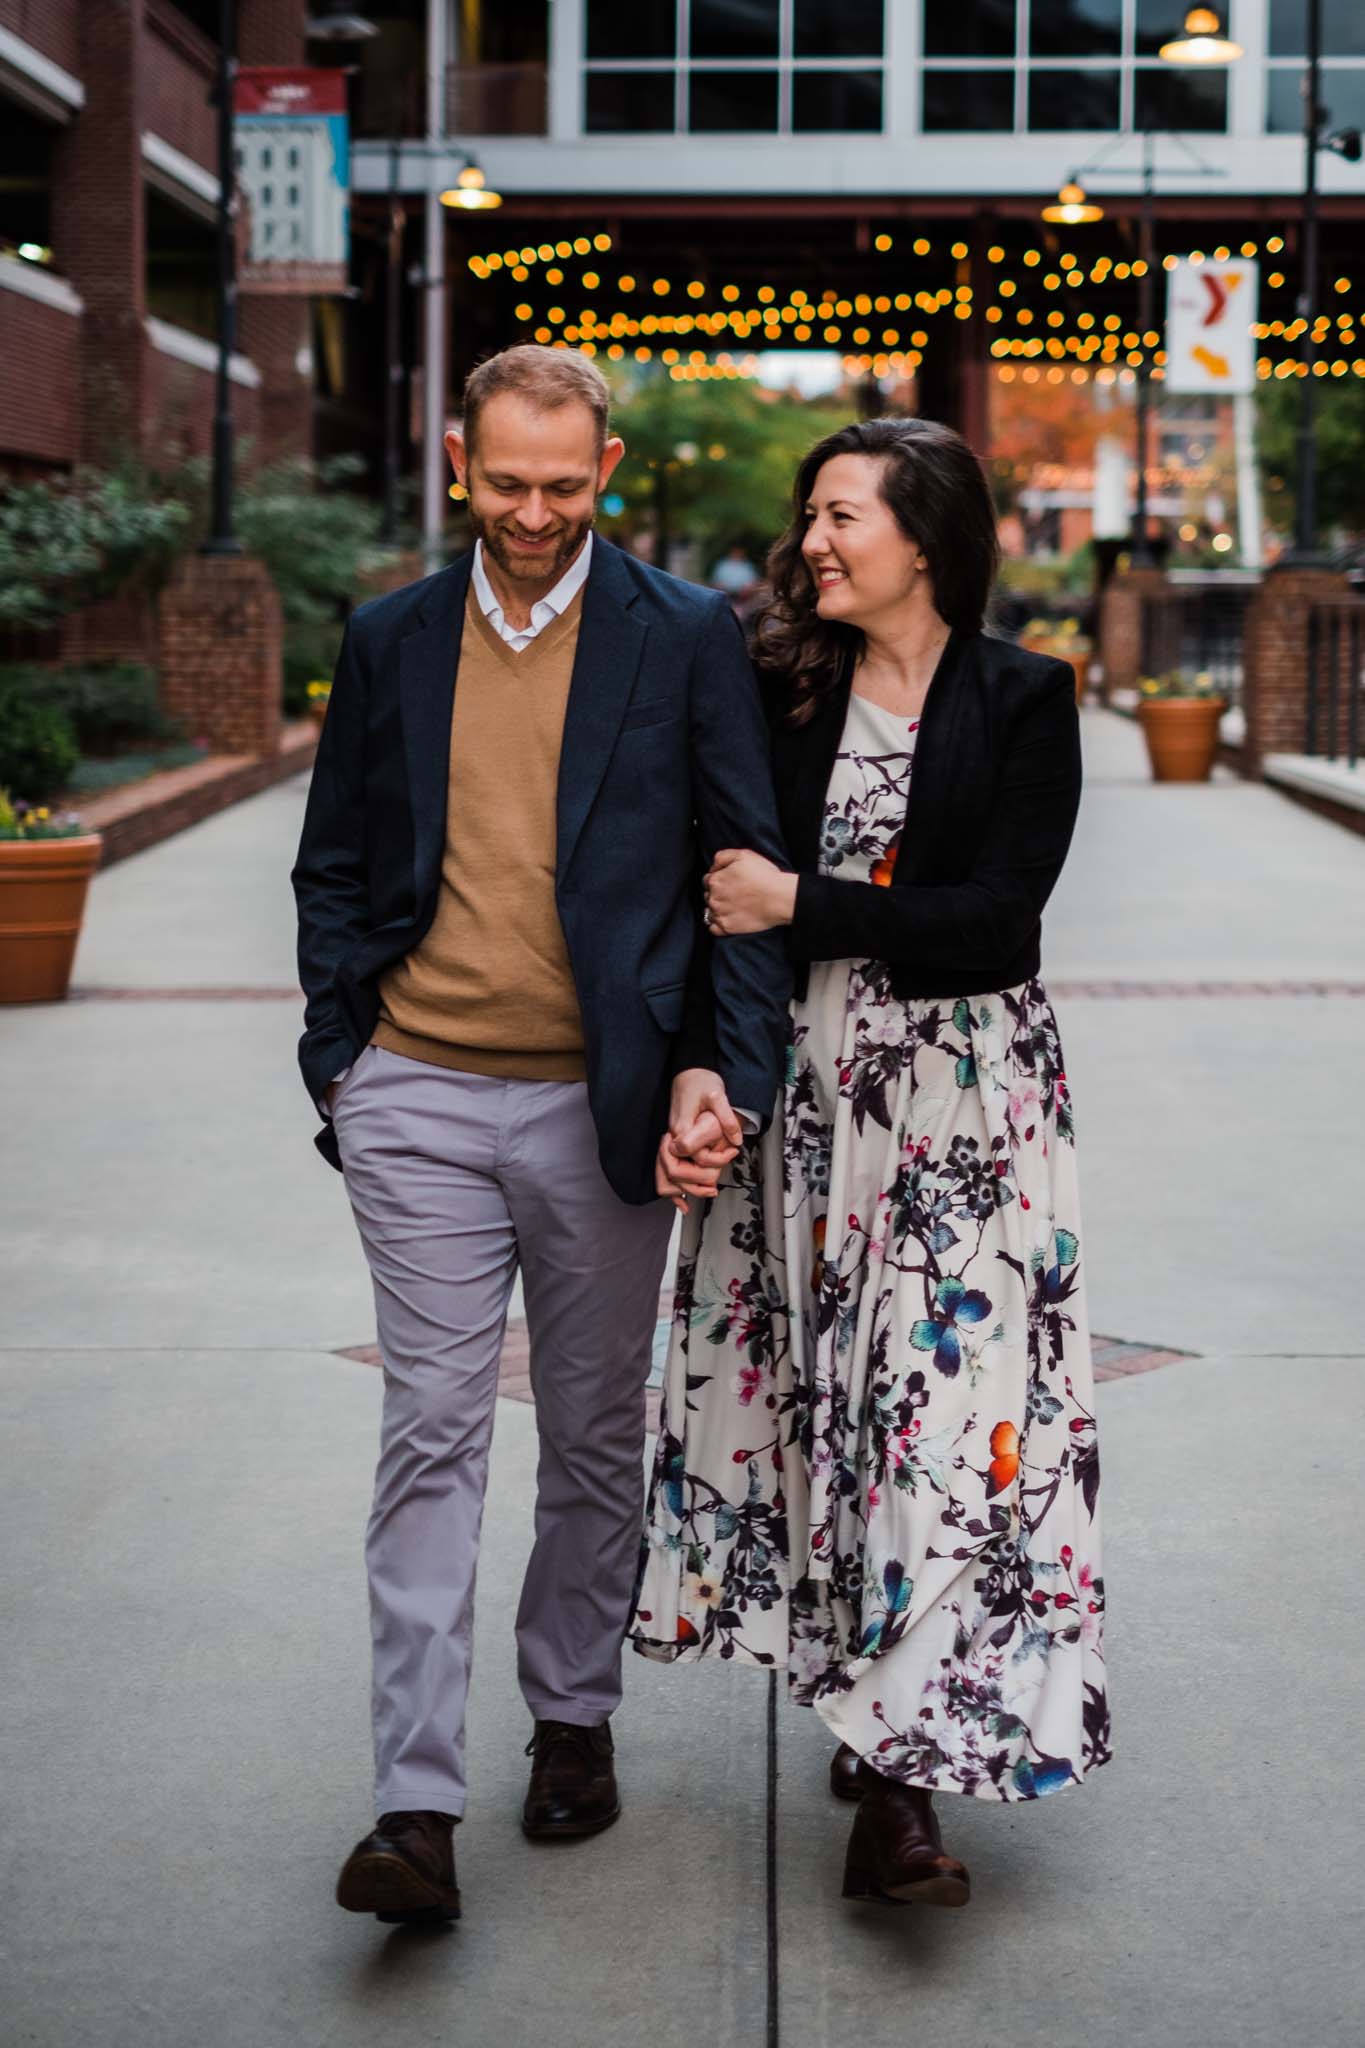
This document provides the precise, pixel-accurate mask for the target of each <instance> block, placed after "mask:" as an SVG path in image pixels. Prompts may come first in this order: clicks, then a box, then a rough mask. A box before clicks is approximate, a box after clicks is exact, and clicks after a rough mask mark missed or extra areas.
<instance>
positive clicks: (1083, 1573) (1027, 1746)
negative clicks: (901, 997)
mask: <svg viewBox="0 0 1365 2048" xmlns="http://www.w3.org/2000/svg"><path fill="white" fill-rule="evenodd" d="M915 732H916V726H915V725H913V724H912V725H908V726H907V724H906V721H905V720H904V719H900V718H897V717H896V716H895V715H894V714H892V713H891V712H889V711H886V710H884V709H883V708H882V707H880V706H878V705H874V704H872V703H870V702H868V701H866V700H865V699H862V698H860V697H857V696H853V697H851V699H850V703H849V711H848V718H847V722H846V724H845V728H844V733H843V737H842V740H841V742H840V750H839V754H838V758H837V761H836V764H835V767H834V771H833V774H832V776H831V779H830V785H829V791H828V795H827V798H826V810H825V822H824V831H823V835H822V846H821V870H822V872H823V873H826V874H831V875H837V876H842V877H844V878H847V879H849V880H852V881H869V880H870V881H873V882H883V883H887V882H889V881H890V878H891V872H892V869H893V867H894V863H895V856H896V851H897V843H898V835H899V833H900V830H901V826H902V824H903V822H904V819H905V808H906V799H907V795H908V791H909V783H910V775H911V770H912V765H913V758H914V744H915ZM1098 1488H1099V1457H1098V1451H1097V1447H1096V1438H1095V1417H1094V1401H1093V1392H1092V1382H1091V1367H1090V1350H1089V1338H1088V1331H1087V1325H1086V1317H1085V1305H1084V1289H1083V1285H1082V1261H1081V1235H1080V1223H1079V1217H1078V1213H1077V1198H1076V1170H1075V1150H1074V1141H1073V1127H1072V1118H1071V1105H1070V1098H1069V1096H1068V1093H1067V1086H1066V1076H1065V1073H1064V1071H1063V1067H1062V1055H1061V1046H1060V1043H1059V1041H1058V1036H1057V1026H1056V1022H1055V1020H1054V1018H1053V1015H1052V1010H1051V1007H1050V1006H1049V1003H1048V1000H1047V996H1046V994H1045V992H1044V990H1043V987H1042V984H1041V983H1040V982H1038V981H1031V982H1028V983H1025V984H1023V985H1022V986H1020V987H1018V988H1011V989H1003V990H1001V991H1000V992H999V993H998V994H993V995H985V996H981V995H978V996H972V997H970V998H962V999H954V998H953V997H952V996H951V995H949V996H947V997H946V998H945V999H943V1000H941V1001H926V1000H919V999H915V1000H912V1001H909V1002H906V1001H898V1000H897V999H896V998H895V997H894V996H893V995H892V993H891V989H890V983H889V974H888V971H887V969H886V968H885V966H883V965H882V964H880V963H878V962H875V961H866V960H852V961H850V960H833V961H821V962H816V963H815V964H814V966H813V967H812V970H811V975H810V985H809V989H808V992H807V994H806V996H805V998H804V1000H800V1001H797V1002H794V1003H793V1005H792V1013H791V1027H790V1037H789V1045H788V1059H787V1076H786V1083H785V1087H784V1091H783V1099H782V1102H781V1104H780V1106H779V1114H778V1115H777V1116H775V1117H774V1120H773V1123H772V1125H771V1126H770V1128H769V1130H768V1132H767V1134H766V1136H765V1137H764V1139H763V1140H762V1143H761V1146H759V1147H750V1148H747V1149H746V1151H745V1152H743V1153H741V1155H740V1157H739V1158H738V1159H737V1160H736V1161H735V1163H734V1165H733V1166H732V1167H731V1168H730V1169H729V1170H728V1172H727V1174H726V1176H725V1177H724V1178H723V1181H722V1185H721V1188H720V1191H719V1193H718V1194H717V1196H716V1198H715V1199H714V1201H712V1202H711V1203H710V1204H704V1205H701V1207H700V1208H694V1210H693V1212H692V1214H691V1215H690V1216H689V1217H688V1218H687V1221H686V1224H685V1226H684V1235H683V1244H682V1253H681V1259H680V1263H679V1268H678V1282H677V1294H676V1299H675V1305H674V1319H673V1329H672V1333H671V1344H670V1349H669V1356H668V1365H667V1371H666V1376H665V1391H664V1402H663V1412H662V1420H661V1424H660V1430H659V1438H658V1447H657V1453H656V1458H655V1465H654V1473H653V1480H652V1484H651V1488H650V1497H649V1507H648V1511H647V1516H646V1531H645V1541H644V1550H643V1556H642V1564H641V1579H640V1586H639V1589H638V1593H637V1599H636V1608H635V1614H634V1617H633V1619H632V1623H631V1638H632V1640H633V1642H634V1644H635V1647H636V1648H637V1649H639V1650H641V1651H642V1652H644V1653H645V1654H646V1655H652V1656H656V1657H662V1658H666V1659H692V1658H697V1657H702V1656H712V1655H718V1656H721V1657H727V1658H738V1659H742V1660H746V1661H751V1662H754V1663H758V1664H766V1665H770V1666H772V1665H785V1666H786V1668H787V1673H788V1683H789V1686H790V1688H791V1690H792V1693H793V1695H794V1697H795V1698H796V1700H797V1701H798V1702H799V1703H801V1704H803V1705H808V1706H814V1707H816V1708H817V1709H818V1711H819V1712H820V1714H821V1715H822V1717H823V1718H824V1720H825V1721H826V1722H827V1723H828V1725H829V1727H830V1728H831V1729H832V1730H833V1732H834V1733H835V1734H836V1735H838V1736H839V1737H840V1738H841V1739H842V1740H843V1741H845V1742H847V1743H849V1744H850V1745H851V1746H852V1747H853V1749H855V1750H856V1751H857V1752H858V1753H859V1755H861V1756H866V1757H868V1758H870V1759H871V1760H872V1761H873V1762H874V1763H875V1765H876V1767H877V1769H878V1770H880V1771H882V1772H885V1773H888V1774H890V1775H892V1776H894V1777H896V1778H899V1779H901V1780H902V1781H903V1782H904V1783H906V1784H910V1785H919V1786H923V1787H925V1788H926V1789H928V1790H931V1791H942V1792H964V1793H971V1794H975V1795H977V1796H979V1797H982V1798H988V1799H1002V1800H1016V1799H1034V1798H1037V1797H1038V1796H1039V1795H1040V1794H1043V1793H1047V1792H1052V1791H1055V1790H1059V1789H1060V1788H1061V1787H1063V1786H1065V1785H1070V1784H1073V1783H1076V1782H1078V1781H1079V1779H1080V1778H1081V1776H1082V1775H1083V1773H1084V1772H1086V1771H1087V1770H1090V1769H1093V1768H1094V1767H1095V1766H1097V1765H1099V1764H1102V1763H1104V1762H1105V1761H1106V1760H1107V1758H1108V1756H1109V1741H1108V1734H1109V1723H1108V1712H1107V1707H1106V1698H1105V1686H1104V1665H1103V1658H1102V1650H1101V1627H1102V1621H1103V1613H1104V1590H1103V1580H1102V1578H1101V1576H1100V1554H1099V1523H1098V1517H1097V1494H1098Z"/></svg>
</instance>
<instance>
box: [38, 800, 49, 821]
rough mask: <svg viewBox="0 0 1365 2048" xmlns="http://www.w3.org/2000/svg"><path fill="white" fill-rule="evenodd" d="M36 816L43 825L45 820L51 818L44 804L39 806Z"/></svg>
mask: <svg viewBox="0 0 1365 2048" xmlns="http://www.w3.org/2000/svg"><path fill="white" fill-rule="evenodd" d="M38 816H39V818H40V819H41V820H42V821H43V822H44V823H46V821H47V819H48V818H49V817H50V816H51V813H50V812H49V810H48V808H47V805H46V804H39V806H38Z"/></svg>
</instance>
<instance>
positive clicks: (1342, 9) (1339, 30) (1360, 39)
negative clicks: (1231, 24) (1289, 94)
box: [1270, 0, 1365, 57]
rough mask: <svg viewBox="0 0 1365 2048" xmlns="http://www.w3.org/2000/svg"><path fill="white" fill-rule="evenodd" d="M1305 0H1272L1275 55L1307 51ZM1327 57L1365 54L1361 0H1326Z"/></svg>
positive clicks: (1364, 14)
mask: <svg viewBox="0 0 1365 2048" xmlns="http://www.w3.org/2000/svg"><path fill="white" fill-rule="evenodd" d="M1307 22H1308V11H1307V8H1306V7H1305V5H1304V0H1270V54H1271V56H1272V57H1303V56H1306V55H1307V49H1306V46H1305V45H1306V33H1307ZM1322 54H1323V56H1324V57H1365V8H1362V6H1361V4H1360V0H1322Z"/></svg>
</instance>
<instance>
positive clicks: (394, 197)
mask: <svg viewBox="0 0 1365 2048" xmlns="http://www.w3.org/2000/svg"><path fill="white" fill-rule="evenodd" d="M404 225H405V216H404V211H403V205H402V202H401V200H400V199H399V196H398V144H397V143H396V142H394V143H391V144H390V146H389V239H388V263H387V270H386V274H385V279H384V518H383V523H382V525H381V526H380V529H379V538H380V539H381V540H382V541H384V542H386V543H387V544H388V545H389V546H390V547H392V546H393V544H394V543H395V542H396V541H397V539H398V424H399V420H398V415H399V404H398V402H399V398H400V396H401V389H402V382H403V356H402V327H401V302H400V298H399V293H400V291H401V289H402V283H403V229H404Z"/></svg>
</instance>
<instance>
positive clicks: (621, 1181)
mask: <svg viewBox="0 0 1365 2048" xmlns="http://www.w3.org/2000/svg"><path fill="white" fill-rule="evenodd" d="M472 563H473V556H472V554H469V555H465V556H463V557H462V558H461V559H460V560H459V561H456V562H453V563H452V564H451V565H450V566H449V568H446V569H442V570H440V571H439V572H438V574H436V575H435V576H430V577H428V578H426V580H425V581H423V582H421V583H414V584H409V585H408V586H407V587H406V588H405V589H403V590H398V591H394V592H393V593H391V594H390V595H388V596H385V597H378V598H375V599H373V600H372V601H371V602H370V603H368V604H363V605H361V606H360V607H359V608H358V610H357V611H356V612H355V613H354V614H353V615H352V617H351V619H350V622H349V624H348V625H347V628H346V635H345V639H344V641H343V644H342V649H341V653H340V656H339V658H338V661H337V669H336V679H335V681H334V683H333V686H332V694H331V699H330V701H329V704H328V708H327V719H326V723H325V724H324V726H323V730H322V737H321V740H320V741H319V744H318V753H317V761H316V764H315V766H314V770H313V779H312V785H311V787H310V789H309V793H308V807H307V812H306V814H305V817H304V824H303V836H302V840H301V842H300V846H299V854H298V860H297V862H296V864H295V867H294V871H293V883H294V893H295V898H296V901H297V904H298V916H299V978H300V980H301V982H302V984H303V989H304V994H305V997H306V1008H305V1012H304V1023H305V1029H304V1033H303V1037H302V1039H301V1040H300V1043H299V1065H300V1067H301V1069H302V1072H303V1079H304V1084H305V1086H306V1087H307V1089H308V1093H309V1095H310V1096H311V1097H312V1098H313V1100H314V1101H315V1102H316V1101H317V1100H318V1099H319V1098H320V1097H321V1095H322V1093H323V1091H324V1089H325V1088H326V1086H327V1084H328V1082H329V1081H331V1080H332V1079H333V1078H334V1077H335V1075H337V1074H338V1073H340V1071H341V1070H342V1068H343V1067H346V1066H348V1065H349V1064H350V1062H351V1061H352V1060H354V1059H355V1058H356V1057H357V1055H358V1054H359V1053H360V1051H361V1050H362V1049H363V1047H365V1046H366V1045H368V1044H369V1042H370V1038H371V1036H372V1034H373V1032H374V1027H375V1024H376V1022H377V1020H378V1016H379V980H380V977H381V975H382V974H383V973H384V970H385V969H386V968H388V967H391V966H392V965H393V963H394V962H395V961H397V960H400V959H401V958H402V957H403V955H404V954H406V953H408V952H410V951H411V950H412V948H413V947H414V946H416V945H417V944H419V942H420V941H421V939H422V938H423V936H424V934H425V933H426V932H427V930H428V929H429V927H430V925H431V921H432V918H433V917H434V915H435V912H436V902H437V895H438V890H439V884H440V873H441V857H442V852H443V849H444V846H445V837H446V805H447V796H448V788H449V768H450V730H451V715H452V710H453V706H454V698H455V689H456V671H457V669H458V666H459V654H460V637H461V633H462V631H463V625H464V613H465V602H466V598H467V596H468V592H469V581H470V572H471V567H472ZM508 773H509V774H513V775H514V774H515V773H516V763H515V761H509V763H508ZM556 820H557V835H558V847H557V862H556V872H555V898H556V902H557V904H558V907H559V915H560V921H561V923H562V925H563V929H564V937H565V940H566V943H567V946H568V953H569V961H570V965H571V967H572V969H573V976H574V981H575V984H576V986H577V990H578V998H579V1004H580V1007H581V1010H582V1017H583V1038H584V1051H585V1055H586V1063H587V1081H588V1099H589V1102H590V1104H591V1108H592V1113H593V1118H594V1121H595V1123H596V1127H597V1135H598V1145H599V1151H600V1156H601V1160H602V1166H603V1170H604V1172H605V1173H606V1176H607V1179H608V1180H609V1181H610V1183H611V1185H612V1187H613V1188H614V1189H615V1190H616V1192H617V1193H618V1194H619V1195H620V1196H622V1198H623V1199H624V1200H626V1201H628V1202H647V1201H650V1200H652V1199H653V1197H654V1164H653V1162H654V1154H655V1151H656V1149H657V1146H658V1142H659V1138H660V1136H661V1135H662V1133H663V1130H664V1128H665V1126H666V1123H667V1117H668V1099H669V1089H670V1086H671V1082H672V1077H673V1075H674V1073H675V1072H677V1071H679V1070H680V1068H681V1067H683V1066H688V1065H695V1064H701V1063H705V1064H711V1065H714V1066H715V1067H716V1068H717V1069H718V1071H719V1072H720V1075H721V1077H722V1079H723V1080H724V1082H725V1086H726V1090H727V1092H728V1094H729V1097H730V1100H731V1102H732V1103H733V1104H734V1105H735V1106H736V1107H737V1108H745V1109H751V1110H753V1111H754V1112H755V1114H756V1115H758V1116H759V1117H760V1118H764V1119H766V1118H767V1117H768V1115H769V1114H770V1112H771V1110H772V1107H773V1103H774V1101H775V1099H776V1094H777V1089H778V1085H779V1081H780V1077H781V1061H782V1056H783V1044H784V1039H785V1032H786V1021H787V1004H788V1000H789V998H790V994H791V978H792V977H791V967H790V964H789V962H788V960H787V957H786V950H785V947H784V945H783V942H782V935H781V933H779V932H761V933H757V934H755V935H754V936H753V937H750V938H744V939H735V940H730V941H727V943H726V944H725V945H724V946H714V947H713V946H710V945H708V944H706V943H705V941H704V936H703V934H702V932H701V926H700V902H701V898H700V878H701V875H702V873H703V872H704V870H705V868H706V867H707V865H709V862H710V860H711V858H712V856H713V855H714V854H715V853H716V852H718V851H719V849H720V848H721V847H724V846H751V847H756V848H757V849H758V851H759V852H761V853H765V854H767V856H768V857H769V858H770V859H771V860H775V861H778V862H780V863H781V864H782V865H783V866H785V865H786V864H787V863H786V854H785V850H784V847H783V844H782V836H781V831H780V829H779V826H778V823H777V810H776V803H775V800H774V795H773V785H772V770H771V766H770V761H769V746H768V735H767V730H766V727H765V725H764V720H763V713H762V708H761V705H760V701H759V696H758V691H757V687H756V685H755V682H754V677H753V671H752V668H751V667H750V663H749V658H748V655H747V654H746V652H745V649H744V642H743V636H742V635H741V633H740V630H739V627H738V626H737V624H736V622H735V619H734V616H733V614H732V612H731V610H730V606H729V603H728V601H727V599H725V598H724V597H723V596H719V595H718V594H716V593H715V592H713V591H708V590H702V589H699V588H698V587H697V586H695V585H693V584H688V583H682V582H680V581H678V579H677V578H675V577H672V576H667V575H664V574H663V573H662V572H661V571H659V570H657V569H652V568H650V567H649V566H648V565H647V564H645V563H643V562H639V561H636V560H635V559H634V557H633V556H630V555H627V554H625V553H623V552H622V550H621V549H619V548H615V547H612V546H611V544H610V543H609V542H607V541H604V540H603V539H602V538H601V536H600V535H598V536H597V537H595V539H594V541H593V553H592V565H591V568H590V570H589V573H588V580H587V583H586V584H585V586H584V591H583V616H582V622H581V625H580V628H579V635H578V647H577V653H576V656H575V660H574V668H573V677H572V681H571V683H570V688H569V700H568V708H567V711H566V714H565V721H564V737H563V746H562V750H561V755H560V767H559V786H558V797H557V810H556ZM684 1021H686V1027H687V1028H686V1030H684ZM315 1142H316V1143H317V1146H318V1149H319V1151H320V1152H322V1154H323V1156H324V1157H325V1158H327V1159H328V1160H330V1161H331V1163H332V1165H334V1166H338V1167H339V1166H340V1163H341V1162H340V1158H339V1156H338V1152H337V1145H336V1137H335V1134H334V1132H333V1130H332V1126H331V1125H330V1123H329V1124H326V1125H325V1126H324V1128H323V1129H322V1130H321V1131H320V1132H319V1133H318V1135H317V1139H316V1141H315Z"/></svg>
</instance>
